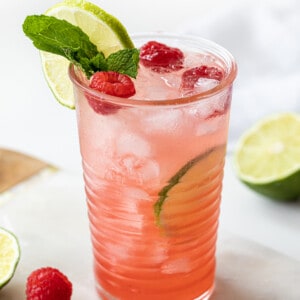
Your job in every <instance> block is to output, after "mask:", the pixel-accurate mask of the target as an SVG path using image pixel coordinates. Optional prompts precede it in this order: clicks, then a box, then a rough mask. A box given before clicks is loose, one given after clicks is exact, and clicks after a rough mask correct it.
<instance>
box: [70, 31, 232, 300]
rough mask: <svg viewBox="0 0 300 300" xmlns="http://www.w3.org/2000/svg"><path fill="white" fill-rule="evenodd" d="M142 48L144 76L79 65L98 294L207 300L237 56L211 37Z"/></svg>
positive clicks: (155, 38) (146, 40)
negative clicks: (87, 73) (86, 71)
mask: <svg viewBox="0 0 300 300" xmlns="http://www.w3.org/2000/svg"><path fill="white" fill-rule="evenodd" d="M134 43H135V46H136V47H137V48H139V50H140V57H139V58H140V62H139V66H138V74H137V77H136V79H130V78H128V77H126V76H125V75H122V74H118V73H116V72H104V73H102V72H99V73H95V74H94V75H93V76H92V77H91V78H90V79H87V78H86V77H85V76H84V75H83V74H82V72H81V71H80V70H78V69H77V68H75V67H74V66H71V67H70V77H71V80H72V82H73V84H74V92H75V98H76V111H77V117H78V131H79V139H80V149H81V154H82V159H83V170H84V179H85V186H86V195H87V204H88V213H89V219H90V227H91V233H92V243H93V249H94V269H95V274H96V280H97V289H98V293H99V295H100V296H101V297H102V299H128V300H129V299H130V300H134V299H142V300H148V299H149V300H150V299H151V300H152V299H166V300H169V299H177V300H180V299H188V300H189V299H208V298H209V296H210V295H211V293H212V290H213V287H214V277H215V265H216V263H215V248H216V239H217V227H218V217H219V208H220V198H221V189H222V177H223V166H224V159H225V152H226V142H227V132H228V122H229V111H230V102H231V93H232V83H233V81H234V79H235V76H236V66H235V62H234V60H233V58H232V56H231V55H230V54H229V53H228V52H227V51H226V50H225V49H223V48H222V47H220V46H218V45H216V44H214V43H211V42H209V41H207V40H202V39H194V38H184V37H179V36H172V35H164V34H157V35H154V34H153V35H144V36H136V37H135V39H134ZM107 82H109V84H108V83H107ZM111 83H113V85H111Z"/></svg>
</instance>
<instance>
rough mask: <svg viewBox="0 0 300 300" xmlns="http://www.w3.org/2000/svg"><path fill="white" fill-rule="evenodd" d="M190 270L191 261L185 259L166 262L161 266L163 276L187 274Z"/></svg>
mask: <svg viewBox="0 0 300 300" xmlns="http://www.w3.org/2000/svg"><path fill="white" fill-rule="evenodd" d="M191 270H192V264H191V261H190V260H189V259H188V258H186V257H181V258H177V259H173V260H168V261H166V262H165V263H164V264H163V265H162V266H161V272H162V273H163V274H176V273H188V272H190V271H191Z"/></svg>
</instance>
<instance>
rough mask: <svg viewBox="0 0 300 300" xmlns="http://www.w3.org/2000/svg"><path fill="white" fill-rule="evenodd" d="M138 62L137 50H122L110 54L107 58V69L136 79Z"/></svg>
mask: <svg viewBox="0 0 300 300" xmlns="http://www.w3.org/2000/svg"><path fill="white" fill-rule="evenodd" d="M138 62H139V50H138V49H136V48H133V49H123V50H119V51H117V52H115V53H112V54H111V55H109V57H108V58H107V64H108V69H109V70H111V71H115V72H118V73H123V74H127V75H129V76H131V77H133V78H136V76H137V71H138Z"/></svg>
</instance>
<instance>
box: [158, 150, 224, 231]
mask: <svg viewBox="0 0 300 300" xmlns="http://www.w3.org/2000/svg"><path fill="white" fill-rule="evenodd" d="M225 151H226V149H225V146H221V147H217V148H214V149H212V150H210V151H208V152H206V153H204V154H201V155H199V156H197V157H196V158H194V159H192V160H190V161H189V162H187V164H186V165H184V166H183V167H182V168H181V169H180V170H179V171H178V172H177V173H176V174H175V175H174V176H173V177H172V178H171V179H170V180H169V184H167V185H166V186H165V187H164V188H163V189H162V190H161V191H160V193H159V199H158V201H157V202H156V203H155V205H154V212H155V217H156V221H157V224H158V226H160V227H162V229H163V231H164V232H165V233H166V234H168V235H176V236H177V235H185V234H188V233H189V232H190V233H192V232H195V231H196V230H195V228H197V230H198V229H200V227H201V226H202V225H203V226H210V225H208V224H209V223H210V222H211V227H213V226H214V225H216V222H217V219H218V215H219V201H220V194H221V182H222V177H223V165H224V157H225Z"/></svg>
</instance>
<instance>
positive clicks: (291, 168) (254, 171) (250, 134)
mask: <svg viewBox="0 0 300 300" xmlns="http://www.w3.org/2000/svg"><path fill="white" fill-rule="evenodd" d="M234 162H235V168H236V171H237V175H238V177H239V178H240V179H241V180H242V181H243V182H244V183H245V184H246V185H248V186H249V187H250V188H252V189H253V190H255V191H257V192H259V193H261V194H263V195H265V196H268V197H271V198H274V199H279V200H295V199H297V198H298V197H300V116H299V115H296V114H292V113H283V114H278V115H273V116H270V117H267V118H265V119H263V120H261V121H260V122H259V123H258V124H256V125H255V126H254V127H252V128H250V129H249V130H248V131H247V132H246V133H245V134H244V135H243V136H242V137H241V138H240V140H239V143H238V146H237V149H236V152H235V155H234Z"/></svg>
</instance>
